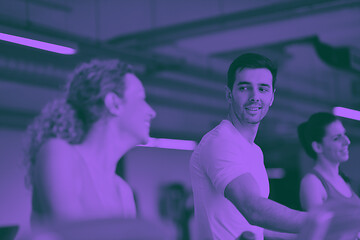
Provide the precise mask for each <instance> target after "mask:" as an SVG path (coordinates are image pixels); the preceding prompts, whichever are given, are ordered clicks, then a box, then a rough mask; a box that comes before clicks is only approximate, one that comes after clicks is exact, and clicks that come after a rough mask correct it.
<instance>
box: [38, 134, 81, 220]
mask: <svg viewBox="0 0 360 240" xmlns="http://www.w3.org/2000/svg"><path fill="white" fill-rule="evenodd" d="M76 157H77V155H76V154H75V153H74V150H73V148H72V147H71V146H70V145H69V144H68V143H67V142H66V141H64V140H61V139H49V140H48V141H47V142H45V143H44V144H43V146H42V147H41V148H40V150H39V152H38V154H37V156H36V163H35V166H34V172H33V173H34V175H33V183H34V185H35V186H34V187H36V190H37V194H38V196H39V197H40V198H41V202H43V203H45V204H46V205H47V207H48V211H49V212H48V213H47V214H49V215H50V216H51V217H53V218H54V219H56V220H73V219H78V218H81V215H82V206H81V204H80V199H79V189H80V177H79V176H80V173H79V168H77V161H76Z"/></svg>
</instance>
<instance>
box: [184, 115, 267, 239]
mask: <svg viewBox="0 0 360 240" xmlns="http://www.w3.org/2000/svg"><path fill="white" fill-rule="evenodd" d="M190 172H191V182H192V188H193V192H194V204H195V221H196V224H197V228H198V239H222V240H226V239H235V238H237V237H239V236H240V235H241V233H242V232H244V231H251V232H253V233H255V235H256V239H257V240H258V239H260V240H262V239H263V238H264V237H263V229H262V228H260V227H257V226H253V225H250V224H249V223H248V221H247V220H246V219H245V218H244V217H243V216H242V214H241V213H240V212H239V211H238V210H237V209H236V207H235V206H234V205H233V204H232V203H231V202H230V201H229V200H228V199H226V198H225V197H224V190H225V188H226V186H227V185H228V184H229V183H230V182H231V181H232V180H234V179H235V178H237V177H238V176H240V175H242V174H244V173H250V174H251V175H252V176H253V178H254V179H255V181H256V182H257V184H258V185H259V188H260V192H261V196H262V197H264V198H268V196H269V180H268V176H267V173H266V169H265V166H264V158H263V153H262V151H261V149H260V147H259V146H257V145H256V144H255V143H252V144H251V143H249V142H248V141H247V140H246V139H245V138H244V137H243V136H242V135H241V134H240V132H239V131H238V130H237V129H236V128H235V127H234V126H233V124H232V123H231V122H230V121H228V120H223V121H222V122H221V123H220V124H219V125H218V126H216V127H215V128H214V129H213V130H211V131H210V132H208V133H207V134H206V135H205V136H204V137H203V138H202V140H201V141H200V143H199V145H198V147H197V148H196V149H195V151H194V153H193V154H192V156H191V160H190Z"/></svg>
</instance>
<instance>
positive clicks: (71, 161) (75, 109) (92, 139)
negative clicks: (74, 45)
mask: <svg viewBox="0 0 360 240" xmlns="http://www.w3.org/2000/svg"><path fill="white" fill-rule="evenodd" d="M155 115H156V113H155V111H154V110H153V109H152V108H151V107H150V106H149V105H148V103H147V102H146V100H145V90H144V87H143V85H142V83H141V81H140V80H139V79H138V78H137V77H136V76H135V75H134V74H133V72H132V70H131V68H130V66H129V65H127V64H124V63H122V62H120V61H118V60H102V61H100V60H93V61H91V62H90V63H84V64H82V65H80V66H79V67H78V68H76V69H75V71H74V73H73V75H72V77H71V78H70V80H69V82H68V84H67V87H66V94H65V96H64V97H63V98H62V99H59V100H56V101H54V102H51V103H49V104H48V105H46V106H45V107H44V109H43V110H42V112H41V114H40V115H39V116H38V117H37V118H36V119H35V120H34V122H33V123H32V124H31V125H30V126H29V128H28V137H29V142H28V148H27V154H26V159H25V160H26V163H27V164H28V169H29V174H28V183H30V186H31V187H32V192H33V197H32V216H31V218H32V222H34V221H35V222H39V221H40V222H43V221H45V220H60V221H63V220H85V219H95V218H103V217H105V218H106V217H121V218H134V217H135V216H136V209H135V202H134V196H133V193H132V190H131V188H130V187H129V185H128V184H127V183H126V182H125V181H124V180H123V179H122V178H121V177H119V176H117V175H116V174H115V169H116V164H117V162H118V160H119V159H120V158H121V157H122V156H123V155H124V154H125V153H126V152H127V151H128V150H129V149H131V148H133V147H135V146H136V145H138V144H144V143H146V142H147V140H148V137H149V128H150V121H151V119H152V118H154V117H155Z"/></svg>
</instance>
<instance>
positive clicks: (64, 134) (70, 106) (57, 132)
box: [24, 59, 133, 187]
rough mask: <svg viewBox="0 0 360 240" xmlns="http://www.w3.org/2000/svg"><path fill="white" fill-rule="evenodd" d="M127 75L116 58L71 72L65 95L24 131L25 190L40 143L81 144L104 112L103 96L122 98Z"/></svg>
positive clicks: (95, 62)
mask: <svg viewBox="0 0 360 240" xmlns="http://www.w3.org/2000/svg"><path fill="white" fill-rule="evenodd" d="M126 73H133V71H132V67H131V66H130V65H128V64H125V63H123V62H121V61H119V60H117V59H112V60H97V59H95V60H92V61H91V62H89V63H83V64H81V65H79V66H78V67H77V68H76V69H75V70H74V72H73V74H72V75H71V77H70V78H69V81H68V82H67V84H66V92H65V96H64V97H63V98H61V99H57V100H54V101H52V102H50V103H48V104H47V105H46V106H45V107H44V108H43V109H42V111H41V113H40V114H39V115H38V116H37V117H36V118H35V119H34V121H33V122H32V123H31V124H30V125H29V126H28V128H27V133H26V145H25V159H24V163H25V165H26V166H27V168H28V174H27V176H26V178H25V182H26V186H27V187H31V186H32V167H33V165H34V164H35V161H36V158H35V156H36V154H37V152H38V150H39V149H40V147H41V146H42V144H44V142H46V140H48V139H49V138H61V139H64V140H66V141H67V142H68V143H70V144H77V143H81V142H82V141H83V139H84V138H85V136H86V134H87V132H88V131H89V129H90V128H91V126H92V125H93V124H94V123H95V122H96V121H98V120H99V119H100V118H101V117H102V116H103V115H104V114H105V113H106V109H105V105H104V98H105V96H106V94H107V93H108V92H115V93H116V94H117V95H118V96H119V97H123V95H124V91H125V82H124V76H125V74H126Z"/></svg>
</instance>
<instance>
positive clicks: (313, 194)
mask: <svg viewBox="0 0 360 240" xmlns="http://www.w3.org/2000/svg"><path fill="white" fill-rule="evenodd" d="M298 136H299V139H300V142H301V144H302V146H303V147H304V149H305V152H306V153H307V154H308V155H309V156H310V157H311V158H313V159H314V160H315V166H314V167H313V168H312V170H311V171H310V172H309V173H308V174H306V175H305V176H304V178H303V179H302V181H301V186H300V202H301V206H302V208H303V209H304V210H307V211H308V210H310V209H312V208H314V207H316V206H319V205H322V204H323V203H324V202H325V201H327V200H334V201H341V200H353V201H359V197H358V196H357V195H356V194H355V193H354V191H353V190H352V189H351V187H350V185H349V183H348V179H347V178H346V177H345V176H344V175H343V174H342V173H341V172H340V171H339V166H340V164H341V163H343V162H346V161H347V160H348V159H349V149H348V147H349V145H350V140H349V138H348V136H347V135H346V130H345V128H344V126H343V125H342V123H341V121H340V120H339V119H337V118H336V117H335V116H334V115H333V114H330V113H325V112H320V113H316V114H313V115H312V116H311V117H310V118H309V120H308V121H306V122H304V123H302V124H300V125H299V127H298Z"/></svg>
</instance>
